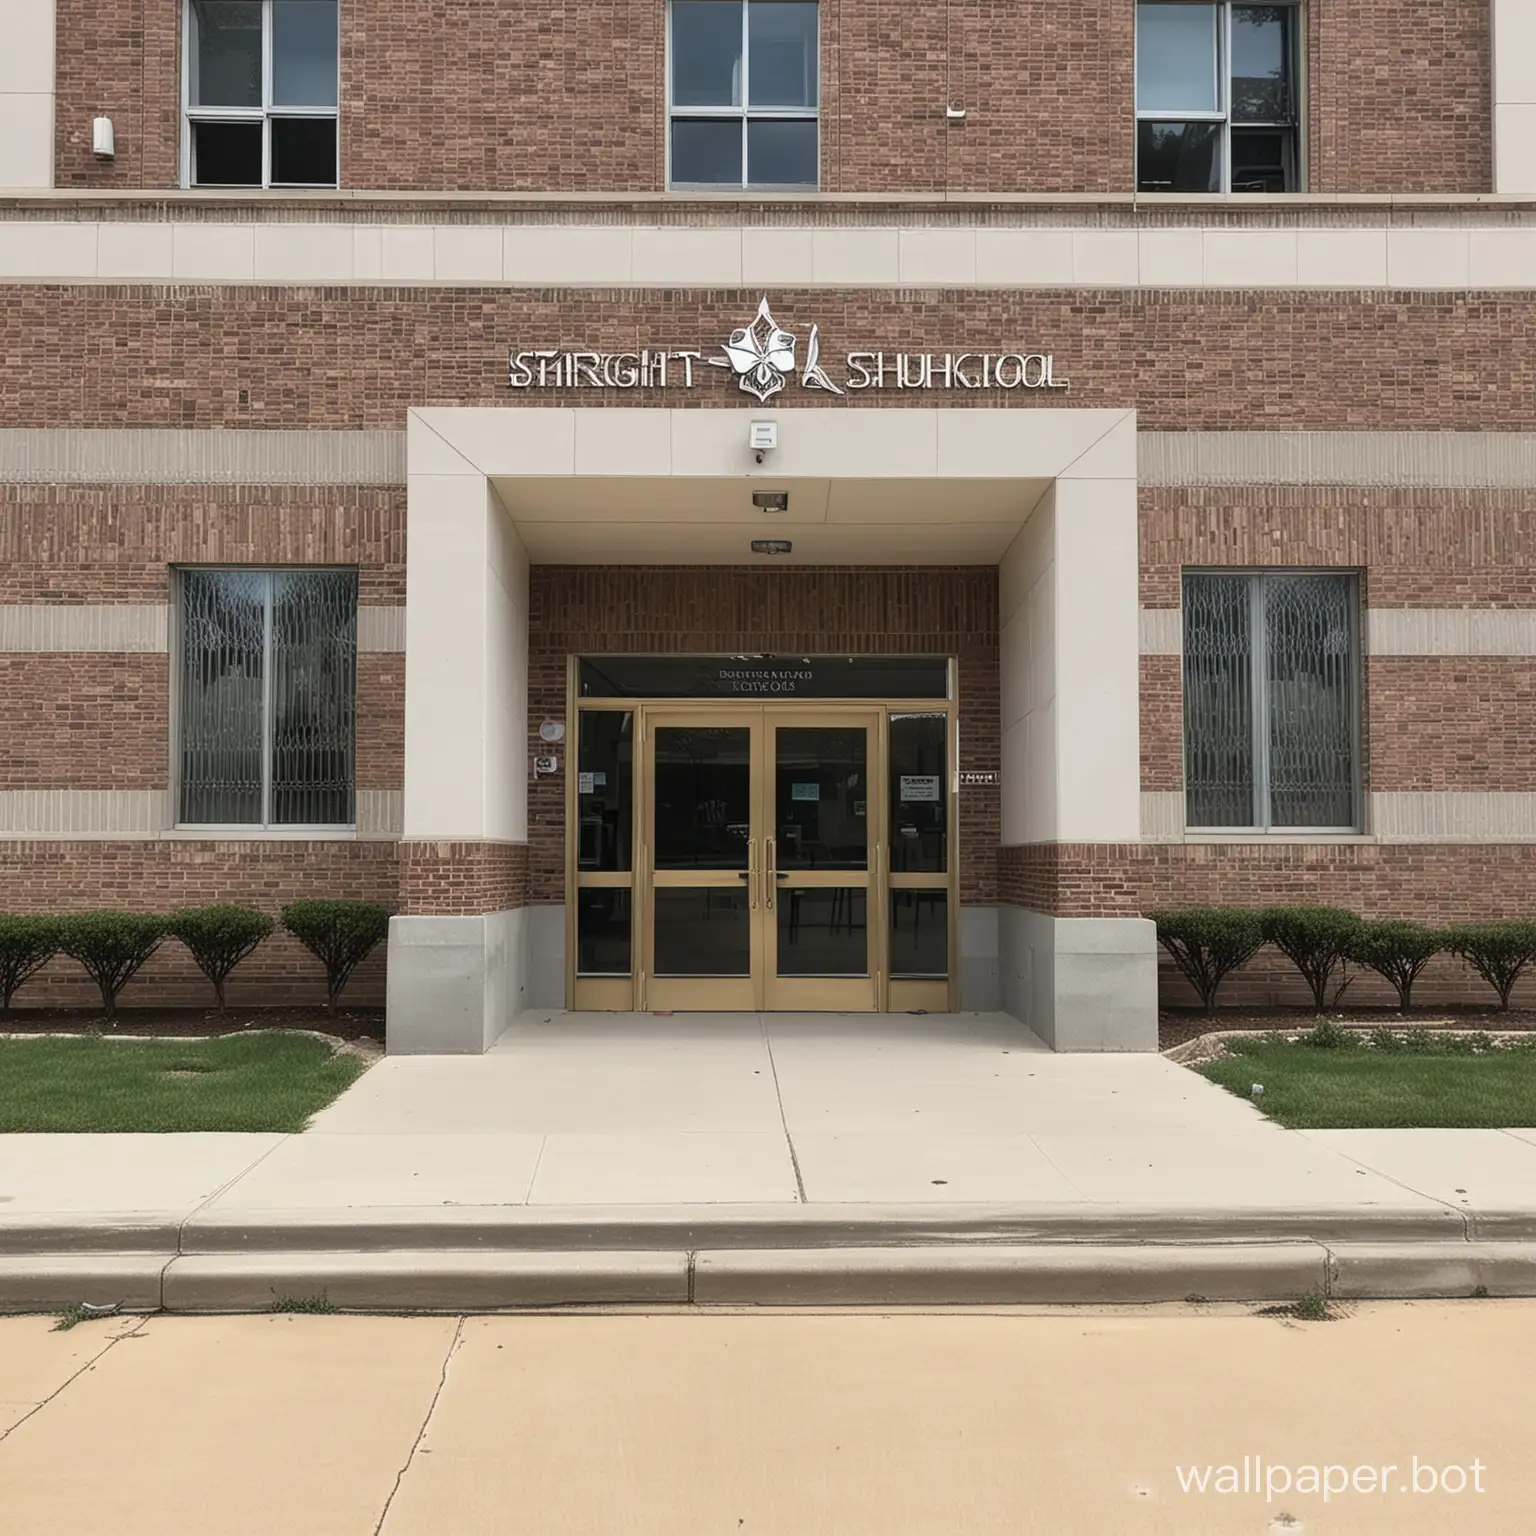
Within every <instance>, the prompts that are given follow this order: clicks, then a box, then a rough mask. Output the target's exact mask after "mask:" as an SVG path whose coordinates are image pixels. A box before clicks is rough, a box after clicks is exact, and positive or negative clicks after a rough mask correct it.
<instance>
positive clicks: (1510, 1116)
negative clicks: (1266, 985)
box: [1197, 1031, 1536, 1130]
mask: <svg viewBox="0 0 1536 1536" xmlns="http://www.w3.org/2000/svg"><path fill="white" fill-rule="evenodd" d="M1326 1033H1327V1032H1326V1031H1325V1034H1326ZM1306 1040H1307V1037H1306V1036H1302V1039H1301V1043H1296V1044H1290V1043H1287V1042H1286V1041H1285V1040H1283V1039H1279V1038H1276V1037H1273V1036H1270V1037H1265V1038H1262V1039H1252V1040H1232V1041H1229V1042H1228V1050H1229V1051H1230V1052H1231V1054H1230V1055H1228V1056H1225V1057H1223V1058H1221V1059H1220V1060H1218V1061H1208V1062H1204V1063H1202V1064H1201V1065H1200V1066H1199V1067H1198V1068H1197V1070H1198V1071H1200V1072H1201V1073H1203V1074H1204V1075H1205V1076H1206V1077H1208V1078H1209V1079H1210V1080H1211V1081H1212V1082H1213V1083H1219V1084H1220V1085H1221V1086H1222V1087H1223V1088H1227V1089H1229V1090H1230V1091H1231V1092H1233V1093H1235V1094H1237V1095H1238V1097H1239V1098H1244V1099H1246V1098H1248V1097H1249V1096H1250V1090H1251V1088H1252V1085H1253V1084H1254V1083H1262V1084H1263V1085H1264V1093H1263V1095H1262V1097H1260V1098H1258V1099H1257V1100H1255V1102H1256V1103H1257V1104H1258V1106H1259V1108H1260V1109H1262V1110H1263V1111H1264V1113H1265V1114H1266V1115H1268V1116H1269V1117H1270V1118H1271V1119H1273V1120H1278V1121H1279V1122H1280V1124H1281V1125H1286V1126H1290V1127H1291V1128H1292V1129H1294V1130H1342V1129H1376V1128H1378V1127H1384V1126H1387V1127H1390V1126H1408V1127H1420V1128H1422V1127H1444V1126H1461V1127H1464V1126H1472V1127H1489V1128H1495V1129H1497V1128H1501V1127H1506V1126H1536V1042H1529V1041H1525V1042H1520V1043H1517V1044H1515V1045H1513V1046H1500V1045H1496V1044H1493V1043H1492V1042H1489V1041H1488V1039H1487V1036H1478V1035H1468V1034H1463V1035H1460V1036H1456V1035H1423V1036H1421V1037H1418V1038H1416V1037H1414V1036H1413V1035H1412V1034H1410V1035H1408V1036H1403V1035H1393V1034H1392V1033H1391V1032H1390V1031H1378V1032H1375V1033H1373V1034H1371V1035H1364V1034H1361V1035H1354V1034H1349V1035H1347V1036H1346V1038H1345V1039H1343V1040H1342V1041H1340V1040H1337V1039H1335V1040H1334V1041H1333V1043H1331V1044H1329V1045H1311V1044H1307V1043H1305V1041H1306Z"/></svg>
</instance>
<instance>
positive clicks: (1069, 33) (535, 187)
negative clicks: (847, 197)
mask: <svg viewBox="0 0 1536 1536" xmlns="http://www.w3.org/2000/svg"><path fill="white" fill-rule="evenodd" d="M181 10H182V6H181V4H180V3H179V0H123V3H122V4H120V5H117V6H114V7H111V8H108V9H106V10H103V9H102V8H101V7H99V6H93V5H91V4H88V3H87V0H59V5H58V39H59V43H58V126H57V130H56V144H55V151H56V159H57V166H58V170H57V179H58V183H59V185H61V186H69V187H86V186H114V187H122V188H132V187H172V186H175V185H176V184H177V181H178V177H179V166H178V153H179V150H178V132H179V114H180V99H181V98H180V66H179V31H180V17H181ZM1134 15H1135V10H1134V5H1133V3H1132V0H1069V3H1066V4H1062V3H1059V0H947V3H946V4H943V5H939V4H922V5H914V4H910V3H906V0H822V5H821V74H822V114H821V115H822V143H821V161H822V186H823V187H824V188H825V189H826V190H829V191H840V192H885V191H906V192H912V191H956V192H980V191H998V192H1124V191H1129V190H1130V189H1131V187H1132V185H1133V179H1134V142H1135V139H1134V134H1135V128H1134V115H1135V107H1134V102H1135V84H1134V56H1135V55H1134ZM1307 15H1308V26H1307V34H1308V35H1307V56H1308V57H1307V66H1308V70H1307V72H1308V89H1309V98H1308V108H1309V113H1308V128H1309V138H1310V151H1311V170H1312V178H1311V187H1312V190H1314V191H1321V192H1425V191H1446V192H1481V191H1486V190H1488V188H1489V186H1490V178H1491V136H1490V106H1489V80H1490V77H1491V58H1490V47H1489V19H1488V7H1487V6H1486V5H1485V4H1481V3H1479V0H1442V3H1440V4H1436V5H1431V6H1427V7H1419V8H1417V9H1416V10H1415V11H1414V13H1413V20H1412V24H1411V25H1408V24H1404V22H1403V20H1402V12H1401V9H1400V8H1399V7H1395V6H1393V5H1391V4H1389V3H1388V0H1370V3H1362V0H1312V3H1311V4H1309V5H1308V6H1307ZM664 16H665V4H664V0H592V3H589V4H587V5H583V6H569V5H530V6H514V5H507V4H505V3H502V0H464V3H460V4H455V5H437V6H432V7H423V6H420V5H410V4H406V3H404V0H369V3H368V4H366V5H363V4H345V3H344V4H343V5H342V7H341V101H342V108H341V144H342V168H343V169H342V175H343V184H344V185H345V186H348V187H360V188H376V189H381V190H399V191H410V190H430V191H445V190H462V191H578V192H604V191H606V192H623V191H638V192H648V191H656V190H659V189H660V188H661V187H662V186H663V185H664V178H665V174H666V172H665V164H666V161H665V148H664V145H665V133H666V82H665V75H664V70H665V23H664ZM951 102H953V103H954V104H956V105H958V106H963V107H964V108H965V109H966V113H967V116H966V120H965V121H964V122H963V123H954V124H951V123H949V122H947V121H946V120H945V115H944V114H945V108H946V106H947V105H948V104H949V103H951ZM97 113H106V114H107V115H109V116H111V117H112V118H113V120H114V122H115V124H116V127H117V143H118V153H117V159H116V161H115V162H105V163H104V162H99V161H97V160H96V159H95V157H94V156H93V155H92V154H91V152H90V127H91V118H92V117H93V116H95V115H96V114H97Z"/></svg>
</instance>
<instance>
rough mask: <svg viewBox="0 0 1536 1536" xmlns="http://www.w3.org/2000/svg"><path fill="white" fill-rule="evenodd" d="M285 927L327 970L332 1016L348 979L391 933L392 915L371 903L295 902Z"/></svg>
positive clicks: (285, 911)
mask: <svg viewBox="0 0 1536 1536" xmlns="http://www.w3.org/2000/svg"><path fill="white" fill-rule="evenodd" d="M283 927H284V928H286V929H287V930H288V932H289V933H291V934H292V935H293V936H294V938H296V939H297V940H298V941H299V943H301V944H302V945H303V946H304V947H305V948H306V949H307V950H308V951H309V952H310V954H312V955H313V956H314V957H315V958H316V959H317V960H318V961H319V962H320V963H321V965H323V966H324V967H325V1001H326V1007H327V1008H329V1009H330V1011H331V1012H332V1013H335V1012H336V999H337V998H338V997H340V996H341V989H342V988H343V987H344V986H346V984H347V978H348V977H349V976H350V975H351V974H352V972H353V971H354V970H356V969H357V967H358V965H359V964H360V963H361V962H362V960H363V959H364V958H365V957H366V956H367V954H368V952H369V951H370V950H371V949H372V948H373V947H374V945H375V944H377V943H379V942H380V940H382V939H384V938H386V937H387V936H388V934H389V913H388V912H386V911H385V910H384V908H383V907H379V906H375V905H374V904H373V903H372V902H371V901H293V902H289V904H288V905H287V906H286V907H284V908H283Z"/></svg>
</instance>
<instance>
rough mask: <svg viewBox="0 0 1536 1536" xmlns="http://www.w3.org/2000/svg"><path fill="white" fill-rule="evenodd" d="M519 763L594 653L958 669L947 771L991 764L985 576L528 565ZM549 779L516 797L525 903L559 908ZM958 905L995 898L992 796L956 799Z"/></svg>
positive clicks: (557, 789) (974, 793)
mask: <svg viewBox="0 0 1536 1536" xmlns="http://www.w3.org/2000/svg"><path fill="white" fill-rule="evenodd" d="M530 604H531V617H530V620H529V644H530V655H529V663H528V723H529V752H530V753H532V752H533V751H534V750H535V749H536V746H537V731H538V726H539V723H540V722H541V721H544V720H563V719H565V715H566V666H567V658H568V657H569V656H573V655H582V654H587V655H592V654H597V653H602V652H611V653H622V652H626V651H630V652H653V653H660V652H688V651H692V652H699V653H706V654H707V653H710V652H727V653H729V652H732V651H740V650H749V651H763V652H769V653H773V652H789V653H795V654H814V653H821V654H837V655H858V654H882V653H883V654H900V653H902V652H908V653H927V654H937V655H951V656H956V657H958V658H959V673H960V679H959V701H958V702H959V709H960V722H959V731H960V764H959V766H960V768H961V769H962V770H971V769H975V770H985V769H995V768H996V767H997V760H998V753H999V750H1000V744H999V734H998V670H997V667H998V663H997V614H998V594H997V571H996V569H995V568H994V567H990V566H989V567H986V568H983V569H972V568H963V567H962V568H946V567H939V568H925V569H913V568H907V569H902V570H881V569H866V568H858V569H847V568H843V569H825V570H823V569H816V568H805V567H801V568H791V569H784V570H775V571H765V570H758V569H746V570H744V569H735V568H720V567H700V566H691V567H690V566H685V567H658V566H641V567H635V566H630V567H621V568H604V567H596V566H534V568H533V571H532V575H531V582H530ZM564 797H565V789H564V783H563V780H562V779H559V778H555V779H545V780H541V781H540V782H538V783H536V784H532V785H530V786H529V791H528V840H529V844H530V861H531V866H530V899H531V900H533V901H562V900H564V897H565V798H564ZM959 816H960V887H961V900H962V901H967V902H991V901H994V900H996V856H997V840H998V835H999V829H1000V820H999V802H998V792H997V791H996V790H995V789H994V790H968V791H967V792H966V793H965V795H963V796H962V797H961V799H960V804H959Z"/></svg>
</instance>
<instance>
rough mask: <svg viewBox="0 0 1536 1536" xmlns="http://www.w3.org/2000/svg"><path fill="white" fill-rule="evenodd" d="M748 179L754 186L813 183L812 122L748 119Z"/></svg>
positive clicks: (811, 185)
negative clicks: (751, 120)
mask: <svg viewBox="0 0 1536 1536" xmlns="http://www.w3.org/2000/svg"><path fill="white" fill-rule="evenodd" d="M747 180H748V181H749V182H750V183H751V184H752V185H753V186H754V187H814V186H815V185H816V124H815V122H814V121H803V120H802V121H789V122H773V121H769V122H756V123H748V124H747Z"/></svg>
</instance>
